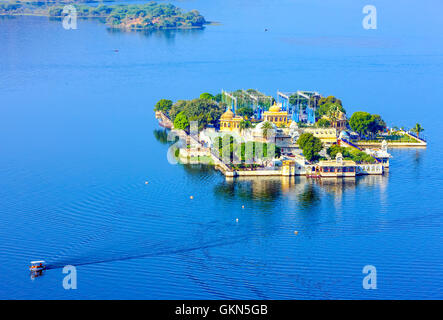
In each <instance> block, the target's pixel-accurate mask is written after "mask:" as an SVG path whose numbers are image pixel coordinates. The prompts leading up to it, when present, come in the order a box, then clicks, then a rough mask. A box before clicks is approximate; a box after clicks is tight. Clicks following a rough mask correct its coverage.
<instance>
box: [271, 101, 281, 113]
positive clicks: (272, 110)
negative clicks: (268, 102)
mask: <svg viewBox="0 0 443 320" xmlns="http://www.w3.org/2000/svg"><path fill="white" fill-rule="evenodd" d="M280 111H281V108H280V106H278V105H277V104H276V103H275V101H274V104H273V105H272V107H270V108H269V112H280Z"/></svg>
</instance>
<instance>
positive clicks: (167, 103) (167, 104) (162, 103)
mask: <svg viewBox="0 0 443 320" xmlns="http://www.w3.org/2000/svg"><path fill="white" fill-rule="evenodd" d="M171 107H172V101H171V100H168V99H161V100H159V101H158V102H157V103H156V104H155V107H154V110H155V111H163V112H165V113H168V112H169V110H171Z"/></svg>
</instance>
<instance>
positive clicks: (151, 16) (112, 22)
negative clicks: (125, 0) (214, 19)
mask: <svg viewBox="0 0 443 320" xmlns="http://www.w3.org/2000/svg"><path fill="white" fill-rule="evenodd" d="M67 4H71V5H73V6H74V8H75V9H76V13H77V17H78V18H101V21H103V22H105V23H106V25H107V26H108V27H110V28H118V29H124V30H162V29H189V28H202V27H203V26H204V25H205V24H209V22H207V21H206V20H205V18H204V17H203V16H202V15H201V14H200V13H199V12H198V11H197V10H191V11H189V12H185V11H183V10H182V9H180V8H178V7H176V6H174V5H172V4H167V3H161V4H159V3H156V2H153V1H151V2H148V3H145V4H119V5H104V4H99V5H97V6H90V5H87V4H82V3H81V2H80V1H60V2H57V1H56V2H53V3H51V4H48V5H47V4H46V3H45V2H42V1H25V2H24V1H15V2H9V3H1V4H0V15H36V16H48V17H50V18H63V17H65V15H66V13H64V12H63V8H64V6H65V5H67Z"/></svg>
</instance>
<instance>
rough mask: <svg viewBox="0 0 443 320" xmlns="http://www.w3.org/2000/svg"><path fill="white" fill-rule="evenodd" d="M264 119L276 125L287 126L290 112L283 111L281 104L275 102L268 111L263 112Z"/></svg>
mask: <svg viewBox="0 0 443 320" xmlns="http://www.w3.org/2000/svg"><path fill="white" fill-rule="evenodd" d="M263 120H264V121H269V122H271V123H273V124H275V125H276V126H286V125H287V124H288V112H287V111H282V109H281V104H278V105H277V104H276V103H275V102H274V104H273V105H272V107H270V108H269V110H268V111H265V112H263Z"/></svg>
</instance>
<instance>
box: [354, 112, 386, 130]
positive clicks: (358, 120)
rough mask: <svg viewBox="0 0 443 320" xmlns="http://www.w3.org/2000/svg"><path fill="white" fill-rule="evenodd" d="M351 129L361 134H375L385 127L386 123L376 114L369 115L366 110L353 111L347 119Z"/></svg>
mask: <svg viewBox="0 0 443 320" xmlns="http://www.w3.org/2000/svg"><path fill="white" fill-rule="evenodd" d="M349 125H350V126H351V128H352V130H354V131H355V132H358V133H359V134H361V135H367V134H376V133H377V132H379V131H381V130H384V129H385V128H386V123H385V122H384V121H383V119H382V118H381V117H380V116H379V115H378V114H373V115H371V114H370V113H368V112H364V111H357V112H354V113H353V114H352V116H351V119H349Z"/></svg>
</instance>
